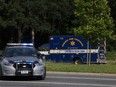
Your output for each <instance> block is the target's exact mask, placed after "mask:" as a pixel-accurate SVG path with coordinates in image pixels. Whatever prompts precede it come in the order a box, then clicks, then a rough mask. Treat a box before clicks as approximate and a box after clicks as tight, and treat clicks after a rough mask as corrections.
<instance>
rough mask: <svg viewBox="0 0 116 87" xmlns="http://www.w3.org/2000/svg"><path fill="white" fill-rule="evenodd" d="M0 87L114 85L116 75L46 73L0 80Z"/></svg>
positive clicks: (114, 86)
mask: <svg viewBox="0 0 116 87" xmlns="http://www.w3.org/2000/svg"><path fill="white" fill-rule="evenodd" d="M0 87H116V75H102V74H68V73H60V74H59V73H48V74H47V77H46V79H45V80H35V79H34V78H8V79H5V80H0Z"/></svg>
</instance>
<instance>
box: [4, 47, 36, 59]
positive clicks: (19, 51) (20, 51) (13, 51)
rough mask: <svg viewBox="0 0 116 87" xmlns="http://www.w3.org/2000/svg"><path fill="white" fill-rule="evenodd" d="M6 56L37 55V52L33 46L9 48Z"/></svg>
mask: <svg viewBox="0 0 116 87" xmlns="http://www.w3.org/2000/svg"><path fill="white" fill-rule="evenodd" d="M5 56H6V57H14V56H37V53H36V51H35V50H34V49H31V48H9V49H7V50H6V52H5Z"/></svg>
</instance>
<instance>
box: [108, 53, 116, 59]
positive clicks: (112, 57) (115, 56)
mask: <svg viewBox="0 0 116 87" xmlns="http://www.w3.org/2000/svg"><path fill="white" fill-rule="evenodd" d="M106 59H107V60H115V59H116V51H111V52H110V51H108V52H106Z"/></svg>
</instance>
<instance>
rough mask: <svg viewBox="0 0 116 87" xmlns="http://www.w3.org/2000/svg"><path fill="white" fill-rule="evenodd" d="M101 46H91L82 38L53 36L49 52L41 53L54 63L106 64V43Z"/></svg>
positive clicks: (103, 42)
mask: <svg viewBox="0 0 116 87" xmlns="http://www.w3.org/2000/svg"><path fill="white" fill-rule="evenodd" d="M100 44H102V45H100V46H98V44H97V45H95V44H94V45H90V42H89V40H86V39H84V38H83V37H82V36H51V37H50V47H49V50H48V52H45V54H44V52H42V51H40V52H42V53H43V54H44V55H45V59H46V60H50V61H54V62H69V63H74V64H79V63H106V57H105V53H106V41H105V40H103V41H102V42H101V43H100ZM47 53H48V54H47Z"/></svg>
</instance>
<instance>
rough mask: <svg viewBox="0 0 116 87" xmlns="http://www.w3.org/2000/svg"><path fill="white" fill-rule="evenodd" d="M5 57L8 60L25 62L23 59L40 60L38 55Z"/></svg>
mask: <svg viewBox="0 0 116 87" xmlns="http://www.w3.org/2000/svg"><path fill="white" fill-rule="evenodd" d="M5 59H7V60H8V61H16V62H23V61H31V62H34V61H38V58H37V57H31V56H29V57H25V56H19V57H18V56H16V57H6V58H5Z"/></svg>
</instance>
